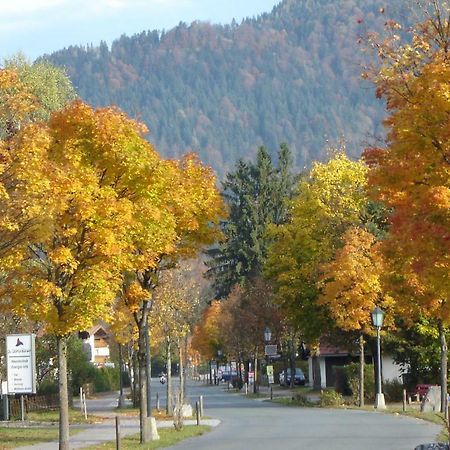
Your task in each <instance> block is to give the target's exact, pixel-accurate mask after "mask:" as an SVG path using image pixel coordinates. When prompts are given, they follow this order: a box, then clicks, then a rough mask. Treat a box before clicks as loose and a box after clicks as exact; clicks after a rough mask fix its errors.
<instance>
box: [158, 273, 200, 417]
mask: <svg viewBox="0 0 450 450" xmlns="http://www.w3.org/2000/svg"><path fill="white" fill-rule="evenodd" d="M153 299H154V306H153V308H152V310H151V313H150V323H151V325H152V336H153V342H154V343H155V344H156V343H157V342H158V340H159V341H162V343H163V346H164V351H165V356H166V365H167V385H166V393H167V395H166V398H167V402H166V412H167V414H171V412H172V371H171V368H172V352H173V346H178V349H179V357H180V390H181V399H182V400H183V401H184V399H185V396H186V393H185V368H186V367H185V366H186V364H185V363H186V353H187V338H188V335H189V333H190V332H191V328H192V326H193V325H194V322H195V319H196V318H197V313H198V310H199V308H200V292H199V286H198V285H197V284H196V283H195V280H194V279H193V278H192V271H190V270H189V267H186V266H184V267H181V268H178V269H172V270H168V271H165V272H163V274H162V275H161V277H160V280H159V285H158V287H157V288H156V289H155V294H154V297H153Z"/></svg>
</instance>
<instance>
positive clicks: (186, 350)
mask: <svg viewBox="0 0 450 450" xmlns="http://www.w3.org/2000/svg"><path fill="white" fill-rule="evenodd" d="M187 355H188V337H187V336H185V337H184V371H183V376H184V397H183V400H184V399H186V398H187V377H188V370H189V367H188V357H187ZM217 364H218V363H217ZM218 368H219V367H217V369H218Z"/></svg>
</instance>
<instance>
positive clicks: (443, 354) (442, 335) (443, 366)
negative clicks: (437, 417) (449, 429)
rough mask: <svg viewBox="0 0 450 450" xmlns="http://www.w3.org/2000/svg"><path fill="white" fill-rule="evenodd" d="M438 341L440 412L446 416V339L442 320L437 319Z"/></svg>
mask: <svg viewBox="0 0 450 450" xmlns="http://www.w3.org/2000/svg"><path fill="white" fill-rule="evenodd" d="M438 328H439V343H440V347H441V412H443V413H444V415H445V417H447V415H448V412H447V365H448V361H447V340H446V338H445V328H444V326H443V324H442V321H439V324H438Z"/></svg>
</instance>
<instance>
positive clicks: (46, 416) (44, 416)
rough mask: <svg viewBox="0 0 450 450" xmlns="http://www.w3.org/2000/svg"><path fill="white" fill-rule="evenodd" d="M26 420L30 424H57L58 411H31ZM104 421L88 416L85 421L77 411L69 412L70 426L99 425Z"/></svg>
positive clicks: (71, 410)
mask: <svg viewBox="0 0 450 450" xmlns="http://www.w3.org/2000/svg"><path fill="white" fill-rule="evenodd" d="M27 420H28V421H31V422H52V423H55V422H59V410H57V409H55V410H51V411H33V412H29V413H28V414H27ZM103 420H104V419H102V418H101V417H97V416H92V415H88V417H87V419H85V418H84V414H82V413H81V412H80V410H79V409H70V410H69V422H70V424H91V423H99V422H102V421H103Z"/></svg>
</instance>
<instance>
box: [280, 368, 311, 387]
mask: <svg viewBox="0 0 450 450" xmlns="http://www.w3.org/2000/svg"><path fill="white" fill-rule="evenodd" d="M279 378H280V386H289V385H290V384H291V369H287V377H286V381H285V380H284V370H282V371H281V372H280V375H279ZM305 383H306V378H305V374H304V373H303V370H302V369H300V368H299V367H297V368H296V369H295V376H294V384H298V385H301V386H304V385H305Z"/></svg>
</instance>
